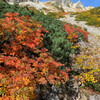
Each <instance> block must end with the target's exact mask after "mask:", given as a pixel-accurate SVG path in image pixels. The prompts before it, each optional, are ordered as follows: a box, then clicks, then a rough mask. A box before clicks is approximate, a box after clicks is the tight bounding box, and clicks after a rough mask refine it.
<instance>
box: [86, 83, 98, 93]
mask: <svg viewBox="0 0 100 100" xmlns="http://www.w3.org/2000/svg"><path fill="white" fill-rule="evenodd" d="M85 86H88V87H90V88H92V89H93V90H94V91H98V92H100V83H92V82H91V81H89V82H86V83H85Z"/></svg>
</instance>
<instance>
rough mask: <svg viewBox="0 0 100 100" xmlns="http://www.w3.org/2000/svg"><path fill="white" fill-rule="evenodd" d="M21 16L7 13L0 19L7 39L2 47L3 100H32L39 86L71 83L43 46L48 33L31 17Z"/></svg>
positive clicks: (0, 94) (0, 85)
mask: <svg viewBox="0 0 100 100" xmlns="http://www.w3.org/2000/svg"><path fill="white" fill-rule="evenodd" d="M18 15H19V13H6V14H5V16H6V17H5V19H2V20H0V28H1V29H2V30H1V31H0V35H1V39H4V42H2V44H1V45H0V49H1V50H2V52H1V51H0V100H33V98H35V96H36V95H37V94H36V92H35V88H36V87H37V86H38V85H46V84H51V85H52V84H53V85H58V84H59V83H62V84H65V82H66V81H67V80H68V74H67V73H66V72H65V71H61V70H59V69H58V68H59V66H63V67H64V64H61V63H59V62H56V61H55V60H54V59H53V58H52V57H51V56H50V53H47V51H48V50H47V49H46V48H44V47H42V46H43V42H42V40H43V37H44V34H43V32H45V33H47V32H48V31H46V29H44V28H43V27H42V26H41V25H40V24H39V23H37V22H36V21H35V22H34V21H32V20H31V19H29V16H27V17H24V16H22V17H18ZM7 33H9V34H10V36H9V37H8V36H7V35H6V34H7ZM0 42H1V41H0Z"/></svg>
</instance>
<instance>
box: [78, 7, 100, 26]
mask: <svg viewBox="0 0 100 100" xmlns="http://www.w3.org/2000/svg"><path fill="white" fill-rule="evenodd" d="M76 20H78V21H87V23H86V24H87V25H94V26H96V27H100V7H97V8H94V9H91V10H89V11H84V12H81V13H78V14H77V15H76Z"/></svg>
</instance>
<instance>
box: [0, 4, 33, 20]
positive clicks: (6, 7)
mask: <svg viewBox="0 0 100 100" xmlns="http://www.w3.org/2000/svg"><path fill="white" fill-rule="evenodd" d="M7 12H12V13H14V12H16V13H20V14H19V16H26V15H29V16H32V15H33V14H34V12H33V10H29V8H28V7H27V6H24V7H19V5H18V4H14V5H10V4H8V3H6V2H0V18H4V17H5V16H4V14H5V13H7Z"/></svg>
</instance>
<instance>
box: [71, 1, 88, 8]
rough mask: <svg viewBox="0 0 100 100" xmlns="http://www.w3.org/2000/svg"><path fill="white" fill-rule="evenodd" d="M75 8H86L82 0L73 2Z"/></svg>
mask: <svg viewBox="0 0 100 100" xmlns="http://www.w3.org/2000/svg"><path fill="white" fill-rule="evenodd" d="M73 8H78V9H82V10H85V9H86V8H85V7H84V6H83V5H82V3H81V1H80V0H79V1H78V2H77V3H75V4H73Z"/></svg>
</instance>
